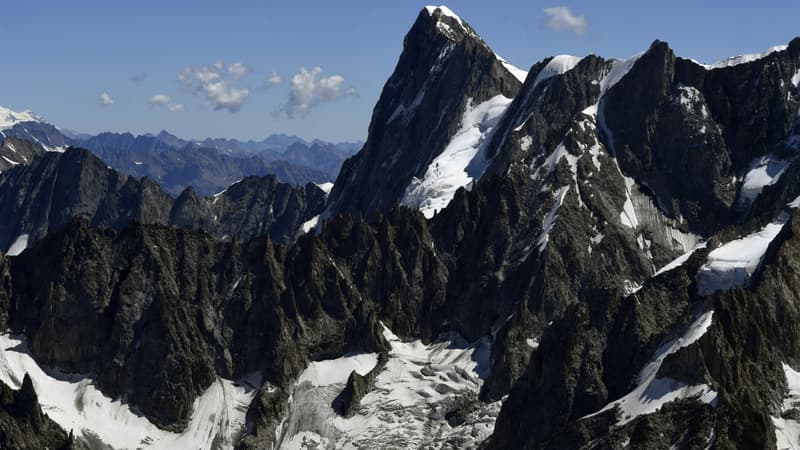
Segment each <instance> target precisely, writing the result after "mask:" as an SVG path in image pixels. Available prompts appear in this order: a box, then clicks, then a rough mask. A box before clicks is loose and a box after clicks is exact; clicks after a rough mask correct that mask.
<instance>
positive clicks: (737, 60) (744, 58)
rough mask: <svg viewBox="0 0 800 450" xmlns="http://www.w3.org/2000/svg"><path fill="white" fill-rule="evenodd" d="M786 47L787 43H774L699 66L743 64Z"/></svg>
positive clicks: (718, 66)
mask: <svg viewBox="0 0 800 450" xmlns="http://www.w3.org/2000/svg"><path fill="white" fill-rule="evenodd" d="M788 47H789V46H788V45H776V46H774V47H770V48H768V49H767V50H766V51H764V52H761V53H750V54H746V55H738V56H731V57H730V58H725V59H723V60H722V61H717V62H715V63H714V64H710V65H708V64H701V66H703V67H705V68H706V69H719V68H722V67H732V66H738V65H739V64H745V63H749V62H753V61H757V60H759V59H761V58H764V57H766V56H769V55H770V54H772V53H775V52H782V51H784V50H786V49H787V48H788Z"/></svg>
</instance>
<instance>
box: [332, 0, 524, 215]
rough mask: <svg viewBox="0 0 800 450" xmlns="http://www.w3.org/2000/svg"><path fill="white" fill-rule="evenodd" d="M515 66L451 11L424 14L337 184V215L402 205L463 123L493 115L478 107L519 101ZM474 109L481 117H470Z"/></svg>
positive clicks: (334, 208) (431, 10)
mask: <svg viewBox="0 0 800 450" xmlns="http://www.w3.org/2000/svg"><path fill="white" fill-rule="evenodd" d="M508 67H509V65H508V64H507V63H505V62H504V61H503V60H502V59H500V58H499V57H498V56H497V55H496V54H495V53H494V52H493V51H492V50H491V49H490V48H489V47H488V45H486V43H485V42H483V40H482V39H481V38H480V37H479V36H478V35H477V34H476V33H475V31H474V30H473V29H472V28H471V27H470V26H469V25H468V24H467V23H466V22H464V21H463V20H461V19H460V18H458V17H457V16H456V15H455V14H453V13H452V11H450V10H449V9H447V8H445V7H439V8H434V7H428V8H426V9H423V10H422V11H421V12H420V14H419V17H418V18H417V20H416V22H415V23H414V25H413V26H412V27H411V30H410V31H409V32H408V34H407V35H406V38H405V40H404V45H403V53H402V54H401V55H400V59H399V61H398V63H397V66H396V67H395V70H394V73H393V74H392V76H391V77H390V78H389V80H388V81H387V83H386V86H385V87H384V89H383V92H382V93H381V96H380V99H379V100H378V103H377V105H376V106H375V110H374V112H373V116H372V120H371V122H370V127H369V137H368V139H367V142H366V143H365V144H364V148H363V149H362V150H361V151H360V152H359V153H358V154H357V155H356V156H354V157H352V158H350V159H348V160H347V162H345V164H344V166H343V167H342V171H341V173H340V174H339V176H338V178H337V181H336V182H335V183H334V188H333V191H332V192H331V211H332V212H333V213H338V212H341V211H360V212H362V213H371V212H372V211H373V210H375V209H387V208H389V207H391V206H393V205H394V204H396V203H398V202H399V201H401V199H403V198H404V196H405V194H406V192H407V189H409V187H410V186H411V185H412V183H414V180H415V178H416V179H423V178H424V177H425V173H426V170H427V169H428V166H429V165H430V164H432V163H433V164H434V165H435V163H434V159H435V158H436V157H437V156H439V155H441V154H442V152H443V151H445V150H446V147H447V146H448V143H449V142H451V139H452V138H453V136H455V135H456V134H457V133H458V132H459V129H460V128H461V127H462V126H465V125H466V124H464V123H462V122H463V120H462V119H463V118H464V117H468V120H473V119H472V117H471V116H473V115H475V116H478V117H475V119H474V120H476V121H482V120H483V116H484V115H486V114H487V112H484V111H482V109H492V108H491V106H489V105H485V106H483V107H480V106H478V105H483V104H484V103H485V102H487V101H490V100H492V99H494V103H493V105H494V104H496V106H497V108H502V105H504V104H505V101H502V97H505V98H513V97H514V96H515V95H516V92H517V90H518V89H519V87H520V80H519V79H517V78H516V77H515V75H514V73H515V72H513V71H512V70H510V69H509V68H508ZM498 96H501V97H498ZM475 109H480V110H481V111H478V112H472V113H470V111H474V110H475ZM500 113H501V112H500V111H497V110H494V111H492V112H491V114H490V115H491V116H492V118H491V119H487V120H494V118H496V116H497V115H498V114H500ZM470 126H471V124H470ZM474 145H477V143H476V144H474ZM468 162H469V161H466V163H468ZM462 164H464V163H462ZM363 186H370V189H363ZM412 190H413V188H412ZM409 201H413V200H409Z"/></svg>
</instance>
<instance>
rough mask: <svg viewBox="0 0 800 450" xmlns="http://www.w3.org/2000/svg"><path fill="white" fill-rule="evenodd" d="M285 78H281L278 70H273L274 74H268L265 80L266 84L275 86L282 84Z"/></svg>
mask: <svg viewBox="0 0 800 450" xmlns="http://www.w3.org/2000/svg"><path fill="white" fill-rule="evenodd" d="M281 81H283V78H281V76H280V74H278V72H272V75H270V76H268V77H267V79H266V80H264V84H265V85H266V86H275V85H276V84H281Z"/></svg>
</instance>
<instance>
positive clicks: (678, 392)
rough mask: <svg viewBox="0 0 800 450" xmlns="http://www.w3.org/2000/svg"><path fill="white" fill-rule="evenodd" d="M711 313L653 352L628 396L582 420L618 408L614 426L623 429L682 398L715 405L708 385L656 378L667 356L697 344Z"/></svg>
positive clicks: (698, 319)
mask: <svg viewBox="0 0 800 450" xmlns="http://www.w3.org/2000/svg"><path fill="white" fill-rule="evenodd" d="M713 313H714V311H708V312H705V313H703V314H701V315H700V316H699V317H697V318H696V319H695V320H694V322H692V324H691V325H689V328H688V329H687V330H686V331H685V332H684V333H683V335H681V336H679V337H676V338H674V339H672V340H670V341H669V342H667V343H665V344H664V345H662V346H661V347H659V348H658V350H656V353H655V355H653V358H652V359H650V362H648V363H647V364H646V365H645V366H644V368H643V369H642V370H641V372H639V376H638V378H637V386H636V388H635V389H634V390H632V391H631V392H630V393H628V394H627V395H625V396H624V397H622V398H620V399H619V400H615V401H613V402H611V403H609V404H608V405H606V406H605V407H604V408H603V409H601V410H600V411H597V412H595V413H592V414H589V415H587V416H584V417H583V418H587V417H592V416H595V415H597V414H600V413H602V412H604V411H608V410H612V409H614V408H619V411H620V413H621V414H620V415H619V416H618V417H619V418H618V421H617V425H624V424H626V423H628V422H630V421H631V420H633V419H635V418H636V417H639V416H642V415H646V414H651V413H654V412H656V411H658V410H659V409H661V407H662V406H664V405H665V404H667V403H669V402H673V401H675V400H679V399H683V398H690V397H694V398H698V399H699V400H700V401H701V402H703V403H707V404H711V405H715V404H716V400H717V393H716V392H715V391H714V390H712V389H711V387H710V386H709V385H707V384H702V383H701V384H695V385H687V384H686V383H683V382H681V381H678V380H674V379H671V378H656V376H657V375H658V371H659V369H661V364H662V363H663V362H664V360H665V359H666V358H667V356H669V355H671V354H673V353H675V352H677V351H678V350H680V349H682V348H684V347H688V346H690V345H692V344H694V343H695V342H697V341H698V340H699V339H700V338H701V337H702V336H703V335H704V334H705V333H706V331H708V328H709V327H710V326H711V322H712V318H713Z"/></svg>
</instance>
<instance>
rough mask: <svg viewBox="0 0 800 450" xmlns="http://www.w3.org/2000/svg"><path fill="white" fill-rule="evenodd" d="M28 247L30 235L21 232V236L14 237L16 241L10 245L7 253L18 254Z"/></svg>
mask: <svg viewBox="0 0 800 450" xmlns="http://www.w3.org/2000/svg"><path fill="white" fill-rule="evenodd" d="M26 248H28V235H27V234H20V235H19V236H17V238H16V239H14V243H13V244H11V246H10V247H8V250H7V251H6V255H8V256H17V255H19V254H20V253H22V252H23V251H25V249H26Z"/></svg>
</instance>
